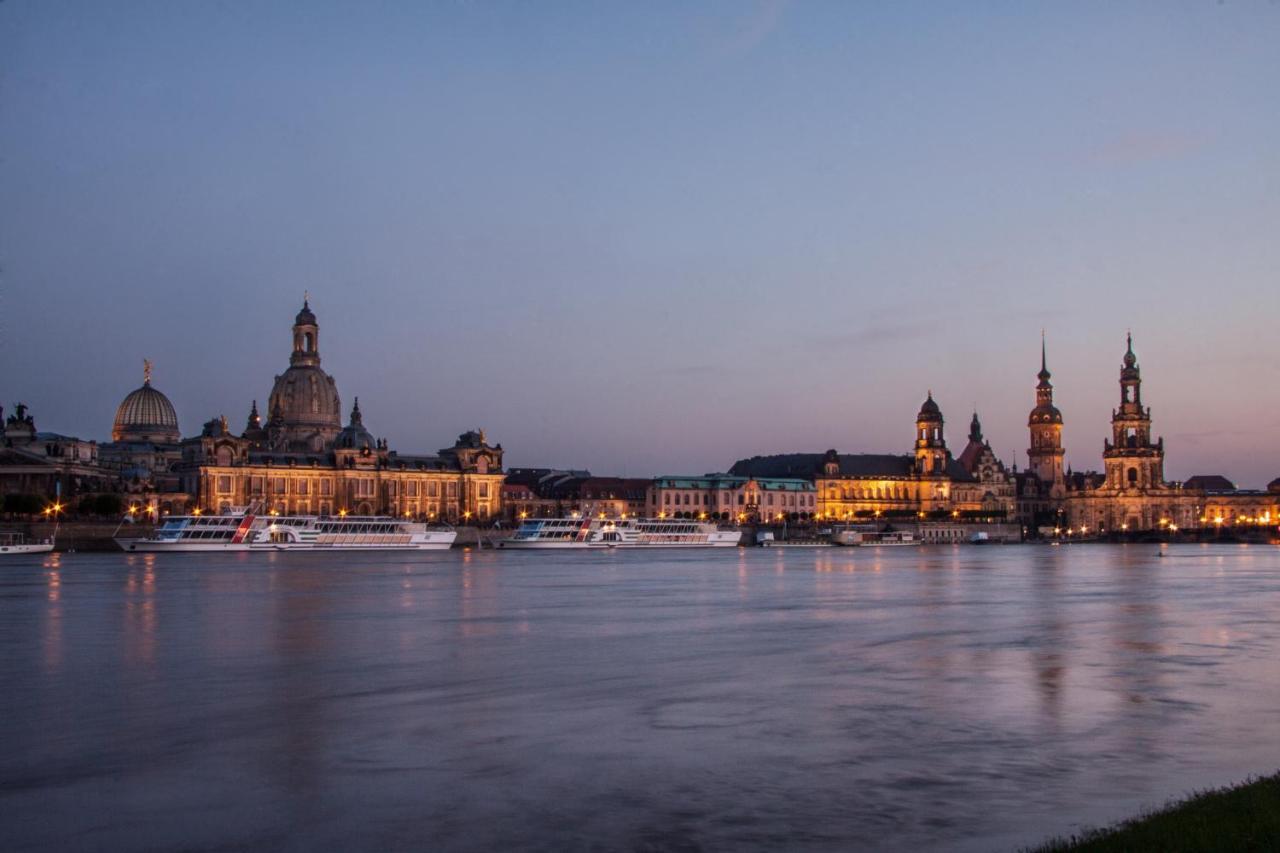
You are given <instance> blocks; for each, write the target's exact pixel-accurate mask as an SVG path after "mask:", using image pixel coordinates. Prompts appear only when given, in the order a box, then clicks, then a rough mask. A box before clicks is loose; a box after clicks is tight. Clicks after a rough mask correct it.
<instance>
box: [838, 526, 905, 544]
mask: <svg viewBox="0 0 1280 853" xmlns="http://www.w3.org/2000/svg"><path fill="white" fill-rule="evenodd" d="M833 540H834V541H835V543H836V544H837V545H850V546H854V547H861V548H872V547H886V548H887V547H900V546H910V545H919V544H920V540H919V539H917V538H916V535H915V534H914V533H911V532H909V531H906V530H841V531H839V532H838V533H836V534H835V535H834V537H833Z"/></svg>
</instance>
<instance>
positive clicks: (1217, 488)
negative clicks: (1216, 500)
mask: <svg viewBox="0 0 1280 853" xmlns="http://www.w3.org/2000/svg"><path fill="white" fill-rule="evenodd" d="M1182 488H1184V489H1201V490H1203V491H1206V492H1234V491H1235V490H1236V484H1235V483H1233V482H1231V481H1230V480H1228V479H1227V478H1226V477H1224V476H1222V475H1221V474H1197V475H1195V476H1194V477H1188V478H1187V481H1186V482H1185V483H1183V484H1182Z"/></svg>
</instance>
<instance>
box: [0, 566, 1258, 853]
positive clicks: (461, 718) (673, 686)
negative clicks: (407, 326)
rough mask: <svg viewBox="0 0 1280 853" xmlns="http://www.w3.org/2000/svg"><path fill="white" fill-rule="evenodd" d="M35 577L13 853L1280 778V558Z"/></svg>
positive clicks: (579, 829) (768, 820) (874, 808)
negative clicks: (1260, 776) (1276, 775)
mask: <svg viewBox="0 0 1280 853" xmlns="http://www.w3.org/2000/svg"><path fill="white" fill-rule="evenodd" d="M1157 553H1158V548H1157V547H1156V546H1154V545H1131V546H1105V545H1074V546H1064V547H1050V546H1031V545H1027V546H1008V547H1000V546H991V547H986V548H974V547H955V548H941V547H938V548H933V547H925V548H914V549H909V548H898V549H883V550H879V551H877V550H873V549H856V548H855V549H826V550H809V551H806V550H780V549H778V550H761V549H752V550H746V549H744V550H737V549H733V550H728V551H727V553H726V552H724V551H720V552H715V553H711V552H704V553H693V552H685V553H659V554H653V553H634V552H631V553H616V552H615V553H568V554H565V553H560V554H556V553H547V552H543V553H532V554H531V553H519V552H500V553H494V552H491V551H484V552H465V553H464V552H450V553H443V554H431V555H415V556H412V557H409V556H394V557H386V556H381V557H380V556H377V555H368V556H365V555H361V556H358V557H354V558H349V557H343V556H340V555H321V556H315V555H287V554H283V555H281V554H273V555H256V554H255V555H222V556H213V557H209V556H201V555H163V556H160V557H147V556H144V555H130V556H125V555H109V554H101V555H98V554H67V555H62V556H53V557H48V558H46V559H43V560H41V559H39V558H22V559H17V560H15V559H12V558H6V562H5V563H4V564H2V565H0V724H2V725H3V729H0V732H2V733H0V847H3V848H4V849H7V850H13V849H32V850H35V849H52V848H57V849H63V850H75V849H84V850H89V849H112V850H141V849H154V850H162V849H163V850H168V849H175V848H179V847H181V848H183V849H187V850H202V849H229V848H244V847H250V848H270V849H286V850H313V849H331V850H344V851H346V850H369V851H375V850H376V851H381V850H388V849H415V850H493V849H513V848H516V849H535V850H548V851H552V850H554V851H561V850H688V851H693V850H742V849H755V850H777V849H782V848H788V849H791V848H809V849H839V850H847V849H889V850H893V849H902V850H919V849H940V850H950V849H962V850H969V849H972V850H989V849H997V850H998V849H1016V848H1017V847H1018V846H1019V845H1022V844H1030V843H1034V842H1037V841H1039V840H1041V839H1043V837H1044V836H1045V835H1047V834H1051V833H1063V832H1070V831H1071V830H1073V829H1078V828H1080V827H1081V826H1082V825H1087V824H1097V823H1105V822H1110V821H1112V820H1115V819H1118V818H1123V817H1126V816H1128V815H1130V813H1132V812H1134V811H1135V810H1137V809H1139V808H1140V807H1142V806H1144V805H1152V804H1157V803H1160V802H1162V801H1163V800H1164V799H1165V798H1167V797H1170V796H1175V795H1180V794H1183V793H1185V792H1187V791H1189V790H1191V789H1193V788H1197V787H1203V786H1206V785H1215V784H1220V783H1224V782H1228V781H1233V780H1239V779H1242V778H1243V777H1246V776H1248V775H1249V774H1252V773H1264V772H1273V771H1274V770H1276V768H1277V767H1280V622H1278V621H1277V617H1278V616H1280V549H1278V548H1274V547H1264V546H1256V545H1255V546H1249V547H1246V546H1229V545H1223V546H1179V547H1174V548H1170V549H1168V551H1167V552H1166V553H1167V555H1168V556H1167V557H1164V558H1159V557H1157Z"/></svg>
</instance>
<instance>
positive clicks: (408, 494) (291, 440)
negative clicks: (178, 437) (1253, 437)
mask: <svg viewBox="0 0 1280 853" xmlns="http://www.w3.org/2000/svg"><path fill="white" fill-rule="evenodd" d="M319 340H320V326H319V323H318V321H317V320H316V315H315V313H314V312H313V311H312V310H311V307H310V304H309V301H304V302H303V306H302V310H301V311H299V312H298V314H297V316H296V317H295V318H294V323H293V329H292V351H291V354H290V357H289V367H288V369H287V370H286V371H285V372H284V373H283V374H281V375H279V376H277V377H276V378H275V382H274V385H273V387H272V390H271V395H270V397H269V398H268V399H269V406H270V415H269V417H268V420H267V422H266V423H265V424H263V422H262V419H261V416H260V414H259V413H258V407H257V402H256V401H255V402H254V403H253V404H252V406H251V407H250V411H249V416H248V419H247V421H246V424H245V428H244V430H243V431H242V432H240V433H239V434H235V433H233V432H232V430H231V429H230V427H229V425H228V423H227V420H226V418H225V417H222V418H215V419H213V420H210V421H209V422H207V423H206V424H205V425H204V428H203V429H202V430H201V433H200V435H199V436H197V437H195V438H192V439H188V440H186V441H184V442H183V444H182V459H181V462H180V463H179V465H178V470H179V472H180V474H181V477H182V486H183V490H184V491H186V492H188V493H189V494H191V495H192V496H193V497H194V502H195V505H196V506H197V507H198V508H199V509H200V510H201V511H202V512H230V511H235V510H242V509H243V510H248V511H251V512H274V513H278V514H282V515H283V514H317V515H331V514H348V513H349V514H353V515H375V514H387V515H395V516H401V517H409V518H416V519H425V520H429V521H432V520H434V521H448V522H467V521H476V522H481V521H486V520H488V519H491V518H494V517H496V516H497V515H498V514H499V513H500V511H501V506H502V482H503V473H502V453H503V451H502V445H501V444H497V445H490V444H489V442H488V438H487V437H486V435H485V432H484V430H481V429H476V430H468V431H467V432H464V433H463V434H461V435H460V436H458V440H457V441H456V442H455V443H454V445H453V446H452V447H447V448H444V449H442V450H440V451H439V452H437V453H435V454H431V455H414V454H401V453H398V452H396V451H394V450H391V449H389V448H388V446H387V442H386V440H385V439H378V438H374V436H373V434H372V433H371V432H370V431H369V430H368V428H367V427H366V426H365V424H364V415H363V413H362V412H361V411H360V402H359V400H358V399H357V400H355V401H354V404H353V405H352V407H351V412H350V416H349V420H348V422H347V424H346V425H345V426H343V425H342V424H341V420H340V418H339V417H338V407H339V405H340V398H339V397H338V389H337V383H336V382H335V381H334V379H333V377H332V376H330V375H329V374H327V373H325V372H324V371H323V370H322V369H321V367H320V346H319Z"/></svg>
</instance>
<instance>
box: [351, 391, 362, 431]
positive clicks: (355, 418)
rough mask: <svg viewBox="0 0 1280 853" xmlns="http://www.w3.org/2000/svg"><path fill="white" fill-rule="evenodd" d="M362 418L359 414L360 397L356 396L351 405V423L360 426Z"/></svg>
mask: <svg viewBox="0 0 1280 853" xmlns="http://www.w3.org/2000/svg"><path fill="white" fill-rule="evenodd" d="M363 424H364V420H363V418H362V417H361V415H360V398H359V397H356V398H355V400H354V401H353V404H352V406H351V425H352V426H362V425H363Z"/></svg>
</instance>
